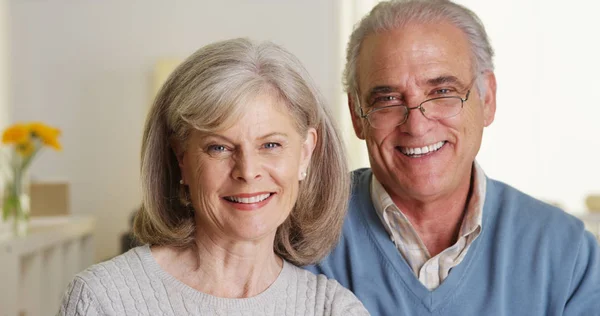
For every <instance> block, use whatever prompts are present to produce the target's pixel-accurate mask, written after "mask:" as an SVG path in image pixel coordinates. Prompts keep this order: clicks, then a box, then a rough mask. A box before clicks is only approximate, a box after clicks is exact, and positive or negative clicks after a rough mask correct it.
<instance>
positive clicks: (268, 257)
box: [153, 233, 283, 298]
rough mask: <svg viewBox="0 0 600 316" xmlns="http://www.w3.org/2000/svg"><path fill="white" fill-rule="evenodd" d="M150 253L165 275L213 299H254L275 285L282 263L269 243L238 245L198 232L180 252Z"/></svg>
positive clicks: (166, 249) (168, 249) (237, 243)
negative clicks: (186, 247) (194, 239)
mask: <svg viewBox="0 0 600 316" xmlns="http://www.w3.org/2000/svg"><path fill="white" fill-rule="evenodd" d="M273 237H274V236H273ZM154 252H156V253H157V254H156V255H155V257H156V258H157V261H158V262H159V264H160V265H161V267H163V269H165V271H167V272H168V273H169V274H171V275H173V276H174V277H175V278H177V279H178V280H180V281H181V282H183V283H185V284H186V285H188V286H190V287H192V288H194V289H196V290H198V291H200V292H203V293H206V294H210V295H213V296H217V297H227V298H245V297H252V296H256V295H258V294H260V293H262V292H263V291H265V290H266V289H267V288H268V287H269V286H270V285H271V284H273V282H275V280H276V279H277V277H278V276H279V274H280V272H281V269H282V267H283V260H282V259H281V258H279V257H278V256H277V255H276V254H275V252H274V251H273V240H263V241H243V242H241V241H232V240H224V239H220V238H211V237H209V236H208V235H206V234H201V233H199V234H198V236H197V238H196V244H195V246H194V247H190V248H189V249H186V250H183V251H181V250H176V249H172V248H162V249H161V248H157V249H153V253H154ZM163 252H164V253H163ZM159 258H162V259H161V260H159ZM161 261H163V262H162V263H161Z"/></svg>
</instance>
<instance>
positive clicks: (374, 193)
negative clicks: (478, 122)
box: [370, 161, 487, 237]
mask: <svg viewBox="0 0 600 316" xmlns="http://www.w3.org/2000/svg"><path fill="white" fill-rule="evenodd" d="M472 179H473V183H472V184H471V185H472V191H471V195H470V196H469V199H468V201H469V202H468V204H467V209H466V212H465V217H464V218H463V222H462V224H461V227H460V231H459V233H460V235H461V236H463V237H466V236H467V235H469V234H471V233H473V232H475V231H476V230H478V229H479V230H481V227H482V225H481V224H482V219H483V203H484V202H485V192H486V184H487V182H486V176H485V173H484V172H483V169H482V168H481V166H479V164H478V163H477V162H476V161H475V162H474V163H473V175H472ZM370 189H371V200H372V201H373V206H374V207H375V210H376V211H377V215H378V216H379V219H380V220H381V221H382V223H383V226H384V227H385V229H386V230H387V231H388V233H390V234H391V227H389V224H388V223H387V221H386V220H385V219H384V214H385V213H386V212H388V211H393V210H397V211H399V212H402V211H401V210H400V209H398V207H397V206H396V205H395V204H394V201H392V198H391V197H390V195H389V194H388V193H387V191H386V190H385V188H384V187H383V185H382V184H381V182H379V180H377V178H376V177H375V175H374V174H373V177H372V179H371V188H370Z"/></svg>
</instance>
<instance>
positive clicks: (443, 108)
mask: <svg viewBox="0 0 600 316" xmlns="http://www.w3.org/2000/svg"><path fill="white" fill-rule="evenodd" d="M472 85H473V83H471V84H470V86H471V87H472ZM470 94H471V88H469V90H467V95H466V96H465V98H464V99H463V98H461V97H460V96H444V97H437V98H432V99H427V100H425V101H423V102H421V104H419V105H418V106H415V107H409V106H408V105H405V104H391V105H386V106H381V107H376V106H375V107H374V108H373V109H372V110H370V111H369V112H367V113H366V114H365V113H364V112H363V109H362V106H360V103H359V109H360V117H361V118H364V119H367V121H368V122H369V124H370V125H371V126H372V127H373V128H376V129H379V128H391V127H396V126H399V125H402V124H404V123H405V122H406V121H407V120H408V114H409V112H410V111H411V110H415V109H419V110H420V111H421V113H422V114H423V116H425V117H426V118H428V119H430V120H440V119H446V118H451V117H453V116H456V115H458V113H460V111H461V110H462V108H463V105H464V103H465V102H466V101H467V100H469V95H470ZM356 100H360V99H359V98H358V94H357V95H356ZM359 102H360V101H359ZM391 102H397V103H400V101H389V102H387V103H388V104H389V103H391Z"/></svg>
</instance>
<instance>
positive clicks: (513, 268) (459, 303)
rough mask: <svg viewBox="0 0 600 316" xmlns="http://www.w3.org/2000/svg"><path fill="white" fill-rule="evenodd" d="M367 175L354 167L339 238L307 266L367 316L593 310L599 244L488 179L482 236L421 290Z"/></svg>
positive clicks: (571, 222)
mask: <svg viewBox="0 0 600 316" xmlns="http://www.w3.org/2000/svg"><path fill="white" fill-rule="evenodd" d="M371 175H372V173H371V170H370V169H360V170H356V171H354V173H353V178H354V186H353V192H352V198H351V202H350V208H349V210H348V215H347V217H346V220H345V222H344V227H343V233H342V237H341V239H340V242H339V244H338V245H337V246H336V248H335V249H334V251H333V252H332V253H331V254H330V255H329V256H327V257H326V258H325V259H324V260H323V261H322V262H321V263H319V264H318V265H317V266H309V267H307V269H309V270H311V271H312V272H315V273H323V274H325V275H327V276H328V277H331V278H335V279H336V280H338V282H340V283H341V284H342V285H343V286H345V287H347V288H349V289H350V290H351V291H353V292H354V294H356V296H357V297H358V298H359V299H360V300H361V301H362V302H363V304H364V305H365V306H366V307H367V309H368V310H369V312H371V314H372V315H386V316H387V315H411V316H412V315H511V316H512V315H527V316H531V315H545V316H553V315H600V249H599V246H598V243H597V241H596V240H595V238H594V236H593V235H592V234H590V233H589V232H587V231H585V229H584V227H583V224H582V223H581V221H579V220H578V219H576V218H574V217H573V216H570V215H568V214H566V213H564V212H563V211H561V210H560V209H558V208H555V207H552V206H549V205H547V204H544V203H542V202H540V201H538V200H536V199H534V198H532V197H530V196H527V195H525V194H523V193H521V192H519V191H517V190H516V189H514V188H512V187H510V186H508V185H506V184H503V183H501V182H498V181H494V180H490V179H487V189H486V197H485V204H484V208H483V223H482V231H481V234H480V235H479V237H478V238H477V239H476V240H475V241H474V242H473V244H472V245H471V247H470V248H469V250H468V252H467V255H466V256H465V258H464V260H463V261H462V262H461V263H460V264H459V265H458V266H456V267H455V268H453V269H452V270H451V272H450V274H449V275H448V277H447V278H446V279H445V280H444V282H443V283H442V284H441V285H440V286H439V287H438V288H437V289H435V290H433V291H429V290H428V289H427V288H426V287H424V286H423V285H422V284H421V283H420V282H419V280H418V279H417V277H416V276H415V275H414V273H413V271H412V270H411V269H410V267H409V265H408V263H407V262H406V261H405V260H404V258H403V257H402V255H401V254H400V253H399V252H398V250H397V249H396V247H395V246H394V244H393V243H392V241H391V240H390V237H389V235H388V233H387V232H386V230H385V228H384V227H383V224H382V223H381V221H380V219H379V217H378V216H377V213H376V212H375V209H374V207H373V203H372V202H371V196H370V191H369V188H370V182H371Z"/></svg>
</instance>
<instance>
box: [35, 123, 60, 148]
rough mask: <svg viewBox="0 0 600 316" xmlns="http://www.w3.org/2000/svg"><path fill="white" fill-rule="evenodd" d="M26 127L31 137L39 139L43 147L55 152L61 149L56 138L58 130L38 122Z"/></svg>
mask: <svg viewBox="0 0 600 316" xmlns="http://www.w3.org/2000/svg"><path fill="white" fill-rule="evenodd" d="M28 127H29V130H30V131H31V133H32V134H33V136H34V137H38V138H40V139H41V140H42V142H43V143H44V145H47V146H50V147H52V148H54V149H56V150H61V149H62V146H61V145H60V143H59V142H58V136H60V130H59V129H57V128H54V127H51V126H48V125H46V124H44V123H40V122H33V123H30V124H29V125H28Z"/></svg>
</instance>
